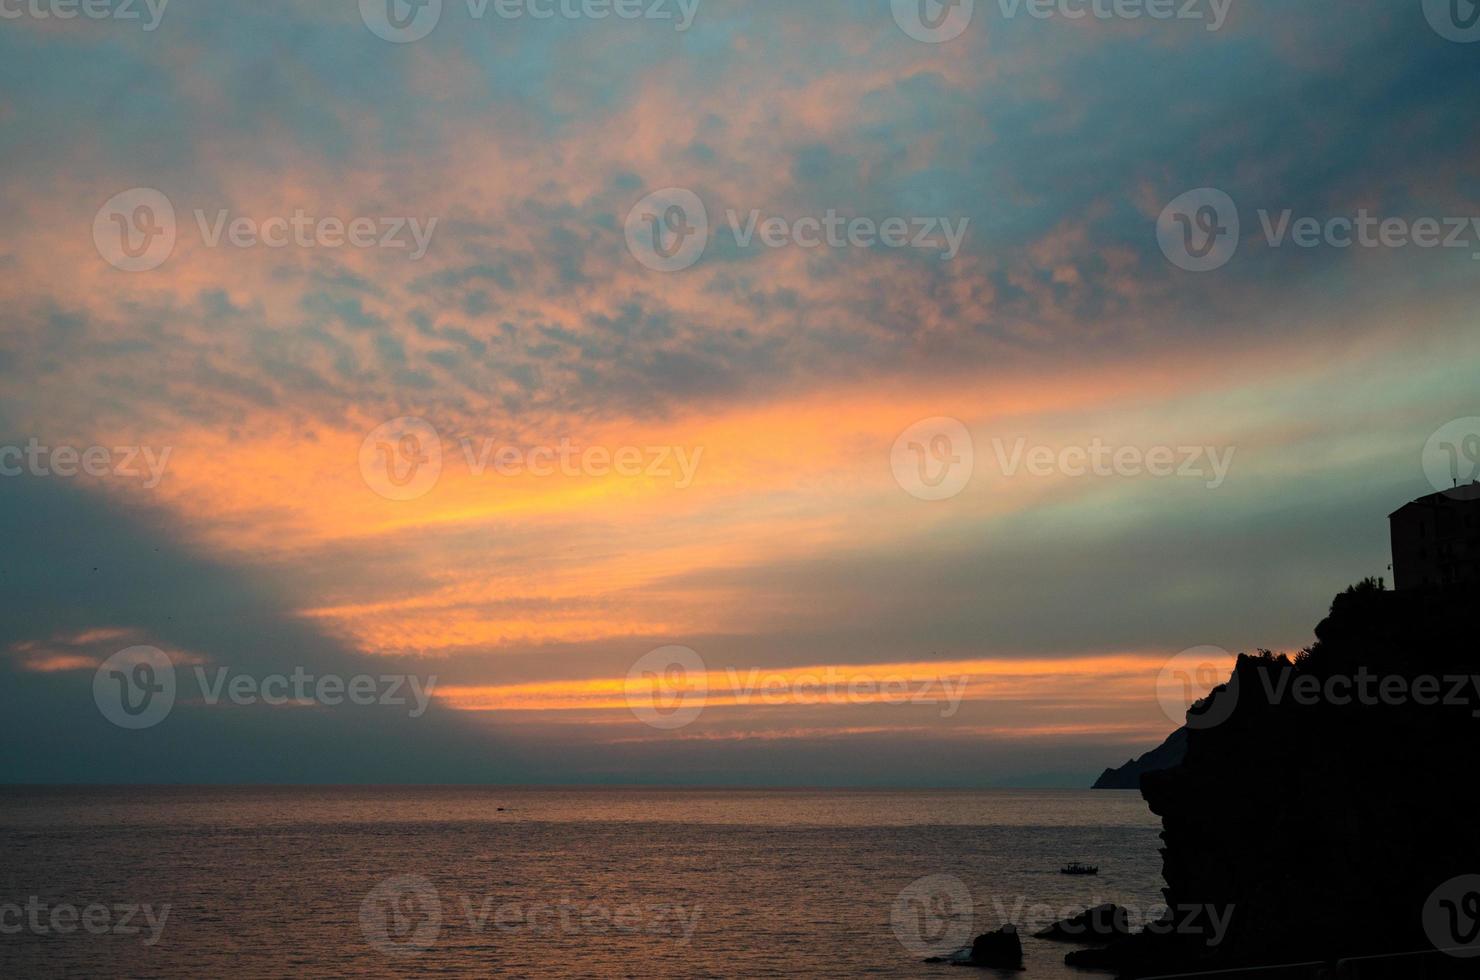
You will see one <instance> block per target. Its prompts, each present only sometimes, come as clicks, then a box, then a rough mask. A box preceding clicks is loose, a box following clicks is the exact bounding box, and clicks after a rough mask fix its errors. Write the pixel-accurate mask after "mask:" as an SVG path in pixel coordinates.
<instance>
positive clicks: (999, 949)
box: [971, 925, 1023, 969]
mask: <svg viewBox="0 0 1480 980" xmlns="http://www.w3.org/2000/svg"><path fill="white" fill-rule="evenodd" d="M971 965H972V966H995V967H1006V968H1009V969H1012V968H1015V967H1021V966H1022V965H1023V943H1022V940H1020V939H1018V934H1017V926H1012V925H1006V926H1003V927H1002V928H1001V929H998V930H997V931H996V932H988V933H983V934H982V935H980V936H977V937H976V939H975V940H974V941H973V942H972V944H971Z"/></svg>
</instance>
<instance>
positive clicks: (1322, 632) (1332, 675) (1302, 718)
mask: <svg viewBox="0 0 1480 980" xmlns="http://www.w3.org/2000/svg"><path fill="white" fill-rule="evenodd" d="M1477 593H1480V590H1476V589H1474V588H1465V589H1453V590H1447V591H1415V592H1384V591H1380V590H1378V589H1376V588H1373V587H1371V586H1365V587H1358V588H1356V589H1353V590H1348V592H1346V593H1344V594H1343V595H1341V596H1338V597H1337V599H1336V600H1335V602H1334V603H1333V604H1332V607H1331V613H1330V616H1329V617H1328V618H1327V619H1326V620H1324V621H1323V622H1322V623H1321V624H1320V626H1319V627H1318V628H1317V629H1316V636H1317V642H1316V643H1315V644H1314V645H1313V646H1312V647H1310V648H1309V649H1308V650H1306V651H1304V652H1303V653H1301V654H1300V655H1299V656H1298V657H1297V658H1296V659H1295V660H1294V661H1291V660H1289V659H1287V658H1286V657H1275V656H1271V655H1269V654H1267V653H1265V654H1260V655H1258V656H1242V657H1240V658H1239V660H1238V664H1237V666H1236V668H1235V670H1234V674H1233V676H1232V677H1231V678H1230V681H1229V683H1228V684H1226V685H1224V686H1223V687H1220V688H1219V689H1217V690H1216V691H1215V692H1214V693H1213V695H1212V696H1211V697H1210V698H1209V699H1207V700H1206V701H1204V702H1201V703H1199V704H1198V705H1195V706H1194V707H1193V709H1192V710H1191V711H1189V713H1188V730H1187V737H1186V756H1185V758H1184V760H1183V761H1182V763H1181V764H1180V765H1178V766H1175V767H1173V768H1170V769H1165V770H1161V771H1158V772H1149V773H1147V774H1146V775H1145V776H1144V778H1143V779H1142V793H1143V795H1144V796H1145V798H1146V800H1147V802H1148V803H1149V804H1150V806H1151V809H1152V810H1153V811H1154V812H1155V813H1156V814H1158V815H1159V816H1160V817H1161V818H1162V824H1163V828H1164V830H1163V833H1162V835H1161V836H1162V840H1163V841H1164V842H1165V847H1164V848H1163V874H1164V877H1165V880H1166V888H1165V890H1164V892H1165V896H1166V902H1167V904H1168V906H1169V908H1170V909H1171V911H1170V913H1169V916H1168V921H1166V922H1163V923H1161V924H1160V925H1161V926H1162V928H1161V929H1159V930H1151V929H1148V931H1147V932H1146V933H1143V934H1140V935H1137V936H1134V937H1132V938H1131V939H1129V940H1126V941H1123V942H1121V943H1118V944H1116V945H1114V946H1112V947H1111V948H1109V949H1108V950H1104V951H1089V952H1085V953H1075V954H1071V955H1070V957H1069V961H1070V962H1071V963H1074V964H1075V965H1084V966H1090V965H1100V966H1113V967H1116V968H1118V969H1119V970H1120V971H1121V974H1122V976H1125V977H1137V976H1149V975H1155V974H1167V973H1175V972H1190V971H1194V970H1196V971H1202V970H1214V969H1226V968H1230V967H1238V966H1255V967H1266V968H1267V967H1270V966H1273V965H1275V964H1286V963H1297V962H1302V961H1311V960H1321V961H1326V962H1328V963H1329V962H1332V961H1335V960H1338V959H1341V958H1347V957H1355V956H1362V955H1376V954H1394V953H1407V952H1416V951H1424V952H1425V956H1424V957H1421V958H1420V959H1419V960H1410V961H1401V962H1405V963H1407V966H1406V967H1398V968H1397V969H1398V971H1399V972H1397V973H1392V974H1389V973H1380V974H1378V973H1373V972H1371V971H1370V970H1369V972H1368V973H1364V974H1362V975H1364V976H1365V975H1382V976H1388V975H1393V976H1451V975H1453V976H1460V975H1465V976H1472V975H1480V970H1477V968H1480V959H1468V960H1466V959H1458V958H1454V957H1451V956H1447V955H1442V954H1438V953H1435V952H1434V950H1435V947H1436V946H1437V945H1452V944H1454V943H1471V944H1473V943H1476V942H1480V940H1477V937H1476V934H1480V894H1475V895H1473V896H1472V895H1470V894H1468V892H1469V891H1470V890H1467V889H1466V888H1464V887H1463V886H1460V887H1459V890H1458V891H1457V892H1456V894H1455V895H1454V896H1451V897H1450V898H1449V899H1448V901H1449V905H1448V906H1447V907H1446V906H1445V905H1444V904H1443V902H1444V897H1443V896H1445V895H1447V894H1448V892H1445V891H1437V892H1436V889H1443V888H1445V887H1447V888H1448V889H1449V891H1455V888H1456V886H1455V885H1454V880H1455V879H1456V878H1457V877H1459V876H1463V875H1467V874H1480V834H1477V833H1476V831H1475V813H1476V807H1475V803H1474V800H1475V784H1476V776H1477V769H1480V751H1477V750H1480V647H1477V644H1476V635H1475V625H1476V618H1477V616H1476V614H1477V610H1480V602H1477V601H1476V600H1477V599H1480V594H1477ZM1446 883H1449V884H1448V885H1447V886H1446ZM1202 909H1215V910H1218V911H1219V914H1224V913H1226V914H1227V916H1228V919H1227V922H1228V926H1227V929H1226V934H1225V935H1223V936H1222V937H1221V938H1220V939H1219V940H1218V941H1217V942H1216V943H1215V942H1213V941H1212V940H1211V937H1210V936H1209V935H1208V934H1207V931H1206V930H1204V929H1201V928H1199V927H1198V926H1197V924H1196V923H1197V922H1198V921H1200V919H1199V918H1198V917H1197V915H1196V910H1202ZM1472 919H1473V921H1472ZM1472 927H1473V928H1472ZM1474 951H1475V952H1480V948H1476V949H1475V950H1474ZM1415 963H1422V964H1423V967H1422V972H1419V971H1418V967H1417V966H1415ZM1373 969H1376V968H1373ZM1405 970H1406V971H1408V972H1404V971H1405ZM1462 970H1471V971H1476V972H1470V973H1465V972H1461V971H1462ZM1292 975H1295V974H1292ZM1310 975H1315V974H1310Z"/></svg>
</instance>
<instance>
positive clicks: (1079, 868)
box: [1059, 861, 1100, 875]
mask: <svg viewBox="0 0 1480 980" xmlns="http://www.w3.org/2000/svg"><path fill="white" fill-rule="evenodd" d="M1099 873H1100V869H1099V866H1098V865H1090V864H1080V863H1079V862H1078V861H1071V862H1069V863H1068V864H1067V865H1065V866H1064V867H1062V868H1060V869H1059V874H1061V875H1097V874H1099Z"/></svg>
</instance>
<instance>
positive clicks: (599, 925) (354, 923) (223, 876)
mask: <svg viewBox="0 0 1480 980" xmlns="http://www.w3.org/2000/svg"><path fill="white" fill-rule="evenodd" d="M1159 830H1160V824H1159V821H1158V819H1157V818H1156V817H1155V816H1154V815H1152V814H1151V813H1150V812H1149V811H1148V810H1147V808H1146V805H1145V803H1144V802H1143V801H1142V800H1141V798H1140V796H1139V794H1137V793H1134V792H1123V791H1042V790H1021V791H1013V790H1000V791H980V792H978V791H943V792H930V791H855V790H824V791H815V790H750V789H736V790H711V789H690V790H684V789H626V788H610V789H607V788H603V789H553V788H537V789H511V788H499V787H477V788H417V787H394V788H392V787H353V788H348V787H324V788H320V787H301V788H203V787H158V788H137V787H129V788H97V787H89V788H16V787H7V788H0V977H7V978H11V977H24V978H32V977H109V978H112V977H233V978H243V977H299V976H303V977H410V976H433V977H495V976H512V977H580V978H583V980H589V978H593V977H738V978H752V977H787V978H793V977H814V976H816V977H914V978H930V977H947V976H950V977H955V978H957V980H960V977H961V976H962V970H961V968H960V967H952V966H948V965H943V964H930V963H926V962H924V960H925V959H926V958H928V957H929V956H932V955H939V954H942V953H948V952H950V951H951V950H952V949H954V948H956V947H959V946H961V945H968V944H969V943H970V940H971V938H972V937H973V936H974V935H976V934H978V933H980V932H984V931H988V930H991V929H995V928H997V927H998V926H999V925H1002V924H1003V923H1008V922H1010V923H1013V924H1015V925H1016V926H1017V927H1018V929H1019V932H1020V935H1021V936H1022V938H1023V947H1024V953H1025V962H1024V965H1025V967H1026V969H1025V970H1024V971H1022V972H1015V973H1004V974H1002V975H1003V976H1015V977H1025V978H1030V980H1036V978H1045V980H1046V978H1064V977H1085V976H1093V975H1095V974H1090V973H1086V972H1083V971H1078V970H1073V969H1070V968H1068V967H1066V966H1065V965H1064V962H1063V960H1064V954H1065V953H1067V952H1069V951H1070V950H1072V949H1075V948H1077V947H1074V946H1067V945H1065V944H1062V943H1055V942H1048V941H1044V940H1038V939H1034V938H1032V937H1031V935H1029V933H1030V932H1032V931H1036V930H1037V929H1042V928H1044V927H1046V926H1047V925H1049V924H1051V923H1052V922H1053V921H1055V920H1056V919H1058V918H1061V917H1065V916H1068V915H1071V914H1073V913H1075V912H1078V911H1082V910H1083V909H1085V908H1088V907H1091V906H1094V905H1098V904H1100V903H1103V902H1112V901H1113V902H1116V903H1118V904H1120V905H1122V906H1124V907H1126V908H1127V909H1128V910H1129V911H1130V913H1131V917H1132V922H1133V924H1135V922H1137V921H1138V920H1140V921H1144V920H1145V919H1147V918H1155V917H1156V916H1157V915H1158V914H1159V913H1160V911H1161V909H1160V907H1159V905H1158V903H1159V902H1160V901H1161V893H1160V889H1161V887H1162V881H1161V877H1160V857H1159V854H1158V851H1157V848H1158V846H1159V840H1158V837H1157V834H1158V832H1159ZM1071 861H1081V862H1085V863H1087V864H1091V865H1095V866H1097V867H1098V868H1099V873H1098V874H1097V875H1093V876H1077V877H1076V876H1069V875H1064V874H1061V873H1060V868H1061V867H1062V866H1064V865H1065V864H1067V863H1069V862H1071ZM971 972H973V973H974V974H976V973H980V971H971ZM995 973H996V971H986V974H987V975H988V976H992V975H995ZM1100 975H1101V976H1103V974H1100Z"/></svg>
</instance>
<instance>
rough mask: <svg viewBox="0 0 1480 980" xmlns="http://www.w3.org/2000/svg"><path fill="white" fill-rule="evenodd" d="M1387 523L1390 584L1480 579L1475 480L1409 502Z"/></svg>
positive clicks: (1479, 498) (1479, 499)
mask: <svg viewBox="0 0 1480 980" xmlns="http://www.w3.org/2000/svg"><path fill="white" fill-rule="evenodd" d="M1388 523H1389V527H1390V529H1391V531H1392V540H1393V588H1395V589H1421V588H1425V587H1430V586H1438V585H1453V584H1455V583H1459V582H1480V482H1475V483H1471V484H1469V485H1468V486H1463V487H1456V488H1455V489H1453V490H1446V491H1444V492H1443V493H1431V494H1429V495H1428V496H1427V497H1419V498H1418V499H1417V500H1414V501H1410V502H1409V503H1406V504H1404V505H1403V506H1402V507H1399V508H1398V509H1397V510H1395V511H1393V512H1392V513H1391V514H1389V515H1388Z"/></svg>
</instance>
